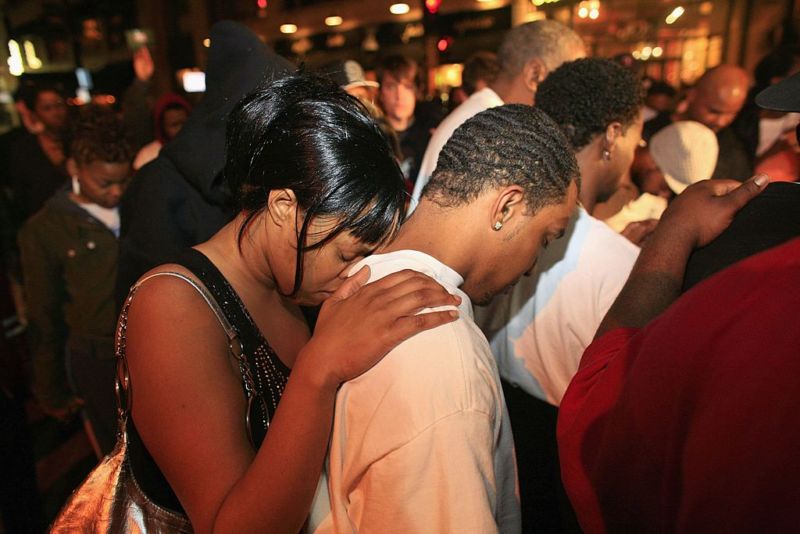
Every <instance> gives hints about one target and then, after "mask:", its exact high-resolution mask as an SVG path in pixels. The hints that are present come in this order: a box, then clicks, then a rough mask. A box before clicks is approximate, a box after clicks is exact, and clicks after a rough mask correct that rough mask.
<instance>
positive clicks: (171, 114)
mask: <svg viewBox="0 0 800 534" xmlns="http://www.w3.org/2000/svg"><path fill="white" fill-rule="evenodd" d="M188 117H189V115H188V113H186V110H185V109H183V108H172V109H168V110H166V111H164V114H163V115H162V117H161V124H162V125H163V129H164V135H165V136H166V138H167V140H172V139H174V138H175V136H176V135H178V132H180V131H181V128H183V125H184V124H185V123H186V119H187V118H188Z"/></svg>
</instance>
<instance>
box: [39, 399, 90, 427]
mask: <svg viewBox="0 0 800 534" xmlns="http://www.w3.org/2000/svg"><path fill="white" fill-rule="evenodd" d="M83 404H84V402H83V400H82V399H79V398H78V397H70V398H69V399H67V401H66V402H65V403H64V404H63V405H60V406H49V405H46V404H42V405H41V408H42V411H43V412H44V413H45V414H47V415H49V416H50V417H52V418H53V419H57V420H58V421H61V422H62V423H66V422H69V421H70V420H72V418H73V417H74V416H75V414H77V413H78V412H79V411H80V410H81V408H82V407H83Z"/></svg>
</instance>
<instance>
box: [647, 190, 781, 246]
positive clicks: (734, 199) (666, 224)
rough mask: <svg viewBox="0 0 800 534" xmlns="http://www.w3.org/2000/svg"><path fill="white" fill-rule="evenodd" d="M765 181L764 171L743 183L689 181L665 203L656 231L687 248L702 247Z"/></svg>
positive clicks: (715, 236) (730, 220) (730, 219)
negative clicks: (684, 187)
mask: <svg viewBox="0 0 800 534" xmlns="http://www.w3.org/2000/svg"><path fill="white" fill-rule="evenodd" d="M768 183H769V177H768V176H767V175H766V174H758V175H756V176H754V177H752V178H750V179H749V180H747V181H746V182H744V183H741V182H737V181H735V180H703V181H702V182H698V183H696V184H693V185H691V186H689V187H687V188H686V190H685V191H684V192H683V193H681V194H680V195H678V196H677V197H676V198H675V200H673V201H672V203H671V204H670V205H669V207H668V208H667V210H666V211H665V212H664V215H663V216H662V217H661V223H660V224H659V225H658V228H659V231H660V230H661V229H662V228H663V229H664V231H665V232H670V233H671V234H673V235H674V236H675V237H678V238H680V239H681V240H682V241H685V244H686V245H688V246H690V247H691V248H697V247H702V246H705V245H707V244H709V243H710V242H711V241H713V240H714V239H716V238H717V236H719V235H720V234H721V233H722V232H723V230H725V229H726V228H727V227H728V226H730V224H731V222H732V221H733V216H734V215H736V212H737V211H739V210H740V209H741V208H742V207H743V206H744V205H745V204H747V203H748V202H749V201H750V200H752V199H753V198H754V197H756V196H758V194H759V193H761V192H762V191H763V190H764V188H765V187H766V186H767V184H768Z"/></svg>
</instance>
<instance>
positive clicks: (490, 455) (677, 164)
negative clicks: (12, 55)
mask: <svg viewBox="0 0 800 534" xmlns="http://www.w3.org/2000/svg"><path fill="white" fill-rule="evenodd" d="M210 39H211V47H210V49H209V58H208V66H207V71H206V85H207V89H206V93H205V95H204V97H203V99H202V100H201V101H200V102H199V103H197V104H196V105H195V106H192V105H191V104H190V103H189V102H187V100H186V99H184V98H183V97H181V96H179V95H177V94H171V93H170V94H166V95H161V96H160V97H158V98H157V99H156V98H153V95H148V93H147V82H148V79H149V77H150V76H152V71H153V65H152V59H151V58H150V56H149V53H148V52H147V50H146V49H143V50H140V51H139V52H137V54H136V57H135V58H134V69H135V73H136V79H135V81H134V84H133V85H132V86H131V88H130V89H129V91H128V93H127V95H126V99H125V103H124V104H123V107H122V109H121V111H116V110H113V109H108V108H105V107H100V106H95V105H86V106H83V107H82V108H81V109H77V110H70V109H68V106H67V104H66V101H65V99H64V96H63V95H62V94H60V92H59V91H58V89H57V88H55V87H49V86H47V87H46V86H37V87H25V88H24V91H21V96H20V99H19V104H20V105H19V108H20V110H22V112H23V119H24V121H23V126H21V127H20V128H19V129H18V130H16V131H13V132H11V133H9V134H6V135H5V136H4V137H3V138H2V140H1V141H2V142H0V148H2V150H3V153H4V155H5V156H6V158H7V162H8V165H7V167H6V171H5V172H4V173H3V177H2V178H3V183H2V184H0V185H2V195H1V198H0V202H1V203H0V217H2V219H3V221H4V232H3V235H2V238H3V241H2V244H3V250H2V252H3V255H2V278H0V282H2V283H4V285H5V287H4V289H5V288H7V289H8V296H9V298H8V299H6V300H7V301H8V302H7V303H5V302H4V303H0V305H3V306H5V308H3V309H6V308H8V309H10V310H14V311H15V312H16V314H17V316H18V317H19V319H20V323H21V325H22V326H23V327H24V328H25V330H26V339H27V358H28V360H29V364H30V365H29V373H30V386H29V388H28V387H27V383H26V382H25V380H24V378H20V377H23V376H24V373H20V372H18V371H17V369H18V367H19V365H18V363H19V362H17V361H16V360H14V361H12V360H13V358H12V357H11V354H12V352H14V353H15V354H18V353H19V351H16V352H15V351H11V350H8V351H5V350H4V353H6V352H7V353H8V354H9V356H4V358H3V361H2V365H3V370H4V373H3V376H4V377H6V378H4V379H3V381H2V382H0V385H2V395H0V398H2V400H3V413H2V417H3V425H4V427H8V428H14V429H15V431H14V433H13V436H12V435H10V434H9V436H8V437H7V438H6V440H5V441H4V447H6V451H0V452H7V454H5V455H3V456H4V457H6V458H12V463H16V464H17V465H15V466H14V469H16V471H15V474H14V476H13V477H11V478H9V477H0V478H3V482H2V485H3V488H2V493H1V494H0V498H1V499H2V509H0V510H1V511H0V513H2V516H1V517H2V521H3V523H4V524H5V526H6V529H7V530H8V531H9V532H14V531H20V532H22V531H36V530H37V529H39V528H41V526H42V525H41V520H40V518H39V517H38V516H37V514H38V513H39V512H38V511H37V510H36V507H37V504H36V503H37V501H36V499H37V497H36V490H35V483H33V482H31V481H32V480H33V479H34V473H33V470H32V467H31V466H30V461H29V459H28V460H26V461H18V460H20V459H22V460H24V459H25V458H28V456H30V455H28V456H26V455H25V450H27V449H29V448H30V444H29V436H27V435H26V432H25V428H24V427H25V425H24V401H25V398H26V395H27V394H28V393H27V391H28V389H29V390H30V392H32V395H33V398H34V399H35V401H36V402H37V403H38V404H39V405H40V406H41V408H42V410H43V411H44V412H45V413H46V414H48V415H49V416H51V417H54V418H56V419H58V420H62V421H65V420H69V419H71V418H73V417H75V416H76V415H78V414H82V415H83V416H84V417H85V419H86V422H87V424H86V432H87V434H88V435H89V436H90V437H91V441H92V443H93V445H94V447H95V452H96V454H97V456H98V459H100V458H102V457H103V456H104V455H107V454H109V453H112V451H119V450H120V449H118V448H115V446H116V447H119V444H120V442H121V441H124V444H125V445H126V447H127V448H126V449H125V451H124V454H125V458H126V462H127V464H126V465H129V469H130V473H131V476H133V477H134V478H135V480H136V482H137V487H139V488H140V491H141V492H142V495H144V498H145V499H147V500H148V501H149V502H152V503H154V504H155V505H156V506H157V507H158V509H159V510H161V511H162V513H163V514H162V518H164V517H166V518H168V521H169V524H170V525H172V528H174V529H176V531H195V532H217V531H219V532H250V531H264V532H292V533H295V532H299V531H307V532H320V533H343V532H481V533H482V532H503V533H506V532H508V533H515V532H535V531H545V532H579V531H581V530H582V531H585V532H592V533H594V532H651V531H663V532H667V531H691V532H693V531H701V530H702V531H720V532H721V531H743V532H756V531H759V532H760V531H774V532H791V531H795V530H796V529H797V528H798V526H800V512H799V510H800V508H798V507H797V506H796V505H797V503H798V502H800V490H799V489H798V487H797V483H796V482H797V480H798V479H800V460H798V458H797V455H796V453H795V443H796V441H795V440H796V439H797V437H800V424H798V423H797V420H796V417H795V415H794V411H795V408H796V407H797V404H798V402H797V400H796V398H795V397H796V396H795V394H793V393H791V392H792V391H800V368H798V365H800V364H799V363H798V362H800V358H798V356H800V328H797V327H795V326H793V319H792V318H793V317H794V316H796V315H797V313H798V311H799V310H798V308H799V307H800V283H799V282H798V280H799V279H800V278H798V275H800V240H798V239H796V238H797V237H798V236H800V209H798V207H800V185H798V183H797V176H798V175H797V171H798V169H800V165H798V158H799V157H800V149H798V143H797V138H796V135H795V127H796V126H797V125H798V119H800V115H798V114H797V112H800V74H798V71H800V54H798V53H797V52H796V51H795V50H794V49H792V48H789V47H782V48H781V49H779V50H776V51H774V52H772V53H770V54H769V55H768V56H766V57H765V58H764V60H763V61H762V62H761V63H760V64H759V66H758V67H757V68H756V72H755V83H754V84H751V78H750V75H749V74H748V73H747V72H746V71H745V70H744V69H742V68H741V67H738V66H734V65H719V66H715V67H713V68H710V69H708V70H707V71H706V72H705V73H704V74H703V75H702V76H701V77H700V78H699V79H698V80H697V82H696V83H695V84H693V85H692V86H691V87H685V88H680V90H678V88H673V87H671V86H669V85H668V84H666V83H664V82H663V81H658V80H652V79H649V78H647V77H645V76H643V75H642V73H641V72H640V71H639V69H638V67H637V65H636V64H635V63H633V64H631V62H626V61H619V58H601V57H587V55H588V54H587V52H588V50H587V48H586V46H585V44H584V42H583V41H582V39H581V38H580V36H579V35H578V34H577V33H575V32H574V31H573V30H572V29H570V28H568V27H566V26H564V25H562V24H560V23H558V22H555V21H549V20H542V21H536V22H531V23H527V24H523V25H520V26H517V27H515V28H512V29H511V30H509V31H508V32H507V34H506V36H505V38H504V40H503V42H502V44H501V46H500V47H499V49H498V50H497V51H483V52H479V53H477V54H475V55H474V56H473V57H471V58H470V59H469V60H468V61H467V62H466V64H465V66H464V71H463V80H464V83H463V85H462V87H461V88H460V90H459V91H451V93H450V105H451V109H450V110H449V113H447V111H446V108H445V107H443V106H442V105H440V104H439V103H433V102H430V101H426V100H424V99H422V98H420V74H421V73H420V67H419V66H418V65H417V63H416V62H415V61H414V60H412V59H411V58H408V57H405V56H388V57H385V58H383V59H382V60H381V61H380V62H379V64H378V68H377V70H376V72H375V77H374V79H371V78H368V77H367V74H366V73H365V72H364V70H363V68H362V67H361V65H359V64H358V63H357V62H356V61H354V60H347V61H339V62H336V63H334V64H331V65H327V66H325V67H324V68H322V69H320V70H319V71H318V72H304V71H298V70H297V69H296V68H295V67H294V66H293V65H291V64H290V63H289V62H288V61H287V60H286V59H284V58H282V57H280V56H278V55H277V54H275V53H274V52H273V51H272V50H271V49H270V48H269V47H268V46H266V45H265V44H263V43H262V42H261V41H260V40H259V39H258V38H257V37H256V36H255V35H254V34H253V33H252V32H250V30H248V29H246V28H245V27H244V26H242V25H239V24H237V23H233V22H227V21H226V22H220V23H217V24H216V25H215V26H214V27H213V28H212V31H211V36H210ZM148 131H149V132H151V133H149V134H148V133H147V132H148ZM798 131H799V132H800V129H799V130H798ZM8 313H11V312H8ZM5 337H6V338H7V337H8V336H5ZM0 342H1V343H3V344H4V347H3V348H4V349H5V348H6V346H9V347H10V345H9V342H8V341H7V340H5V339H3V340H0ZM6 369H8V370H9V372H7V373H6V372H5V370H6ZM12 369H13V370H14V372H13V373H12V372H11V370H12ZM14 377H17V378H14ZM12 379H13V380H12ZM115 385H116V387H117V388H121V390H124V392H125V393H126V395H125V397H126V398H127V399H128V400H129V404H127V405H126V407H125V409H124V410H123V409H122V406H118V403H119V402H120V401H119V398H120V397H119V393H120V392H119V391H117V392H116V394H115ZM128 409H129V410H130V413H129V414H128ZM20 421H22V423H20ZM120 423H121V424H120ZM0 455H2V454H0ZM3 462H6V463H7V460H3ZM26 466H27V467H26ZM4 469H5V468H4ZM7 472H11V471H7ZM21 488H22V489H24V491H23V490H21ZM82 490H83V488H81V491H82ZM111 519H114V520H116V521H121V520H124V519H122V518H120V517H116V516H115V517H114V518H110V517H107V516H105V515H103V514H99V515H97V516H96V517H89V518H82V520H83V521H85V523H84V524H83V527H84V528H91V529H92V530H94V529H96V528H100V527H101V524H102V522H104V521H109V520H111ZM165 520H166V519H165ZM72 526H73V527H75V525H74V524H72ZM67 530H68V529H67ZM67 530H64V527H63V525H62V531H67Z"/></svg>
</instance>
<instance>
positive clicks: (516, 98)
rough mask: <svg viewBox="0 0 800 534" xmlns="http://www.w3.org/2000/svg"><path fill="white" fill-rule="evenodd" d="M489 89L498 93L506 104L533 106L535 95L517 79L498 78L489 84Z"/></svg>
mask: <svg viewBox="0 0 800 534" xmlns="http://www.w3.org/2000/svg"><path fill="white" fill-rule="evenodd" d="M489 88H490V89H491V90H492V91H494V92H495V93H497V96H499V97H500V100H502V101H503V103H504V104H525V105H527V106H531V105H533V95H532V94H531V92H530V90H528V88H526V87H525V86H524V85H522V84H520V83H519V80H518V79H517V78H508V77H506V76H498V77H497V79H496V80H495V81H493V82H492V83H490V84H489Z"/></svg>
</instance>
